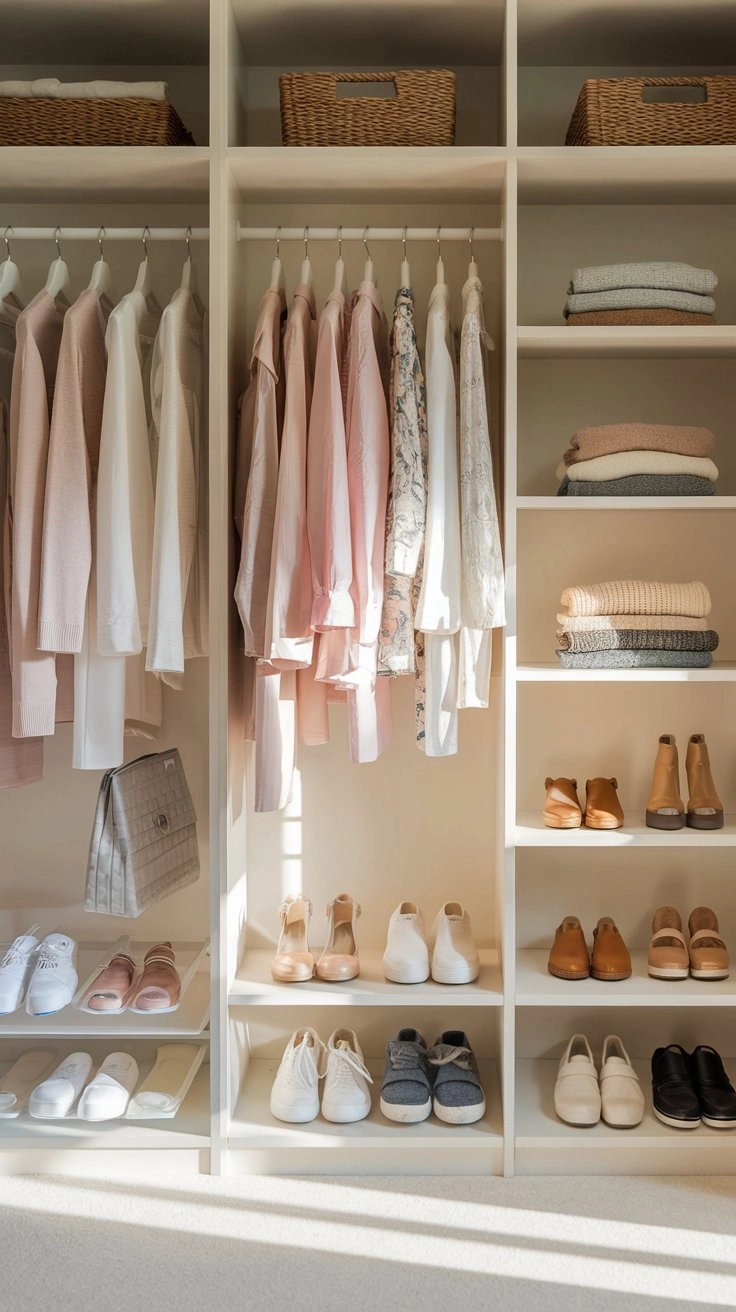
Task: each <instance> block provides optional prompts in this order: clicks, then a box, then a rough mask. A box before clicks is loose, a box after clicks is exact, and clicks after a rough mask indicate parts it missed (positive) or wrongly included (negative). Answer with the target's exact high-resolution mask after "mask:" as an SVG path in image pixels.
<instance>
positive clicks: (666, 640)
mask: <svg viewBox="0 0 736 1312" xmlns="http://www.w3.org/2000/svg"><path fill="white" fill-rule="evenodd" d="M557 640H558V642H559V644H560V651H567V652H576V653H580V652H590V651H715V650H716V648H717V646H718V641H719V639H718V634H717V633H716V631H715V629H704V630H701V631H700V632H692V631H688V630H687V629H594V630H593V631H592V632H590V633H563V632H558V634H557Z"/></svg>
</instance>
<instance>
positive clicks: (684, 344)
mask: <svg viewBox="0 0 736 1312" xmlns="http://www.w3.org/2000/svg"><path fill="white" fill-rule="evenodd" d="M516 333H517V349H518V354H519V355H520V356H521V357H523V358H525V359H564V358H566V359H575V358H579V359H589V358H596V357H598V358H601V359H605V358H608V357H610V356H620V357H621V358H624V359H626V358H630V359H634V358H640V357H646V358H649V359H653V360H656V359H664V358H670V357H679V358H689V357H692V356H703V357H706V358H710V359H719V358H721V357H724V356H732V355H736V325H734V324H723V325H718V324H707V325H706V326H705V327H703V328H698V327H695V328H688V327H682V328H680V327H676V326H674V325H665V326H663V327H653V326H645V327H642V328H636V327H627V326H624V327H619V326H614V327H612V328H607V327H602V326H595V325H594V326H591V327H582V328H575V327H573V328H570V327H568V326H567V324H562V325H560V326H557V325H550V324H541V325H539V326H530V325H524V326H521V327H519V328H517V330H516Z"/></svg>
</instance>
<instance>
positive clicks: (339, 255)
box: [337, 224, 342, 260]
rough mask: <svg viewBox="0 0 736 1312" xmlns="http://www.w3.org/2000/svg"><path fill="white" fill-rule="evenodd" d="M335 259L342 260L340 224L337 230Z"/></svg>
mask: <svg viewBox="0 0 736 1312" xmlns="http://www.w3.org/2000/svg"><path fill="white" fill-rule="evenodd" d="M337 258H338V260H341V259H342V224H340V227H339V228H338V230H337Z"/></svg>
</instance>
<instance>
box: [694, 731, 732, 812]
mask: <svg viewBox="0 0 736 1312" xmlns="http://www.w3.org/2000/svg"><path fill="white" fill-rule="evenodd" d="M685 769H686V770H687V786H688V792H689V794H690V796H689V800H688V804H687V823H688V825H689V826H690V828H691V829H722V828H723V805H722V803H721V799H720V798H719V796H718V793H717V792H716V786H715V784H714V783H713V776H712V774H711V772H710V760H709V759H708V748H707V747H706V744H705V736H704V735H703V734H702V733H694V734H691V736H690V741H689V743H688V745H687V757H686V759H685Z"/></svg>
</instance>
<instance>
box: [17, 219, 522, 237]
mask: <svg viewBox="0 0 736 1312" xmlns="http://www.w3.org/2000/svg"><path fill="white" fill-rule="evenodd" d="M471 232H472V235H473V241H474V242H476V241H503V227H500V228H469V227H468V228H440V229H439V230H438V229H437V228H373V227H370V226H369V227H368V228H340V229H338V228H313V227H312V226H311V224H310V226H309V229H307V228H306V227H304V228H280V229H278V230H277V229H276V228H244V227H243V225H242V224H241V223H240V222H238V224H237V227H236V236H237V240H238V241H270V242H274V241H275V240H276V237H277V235H278V239H279V241H304V237H305V235H308V237H309V240H310V242H311V241H337V239H338V236H339V237H340V238H341V239H342V241H362V240H363V237H367V238H368V240H369V241H396V242H400V241H402V240H403V238H404V237H406V240H407V241H434V242H436V241H437V237H438V236H439V239H440V241H441V242H443V241H464V242H467V241H468V240H469V238H470V234H471ZM1 235H2V234H1V233H0V236H1Z"/></svg>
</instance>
